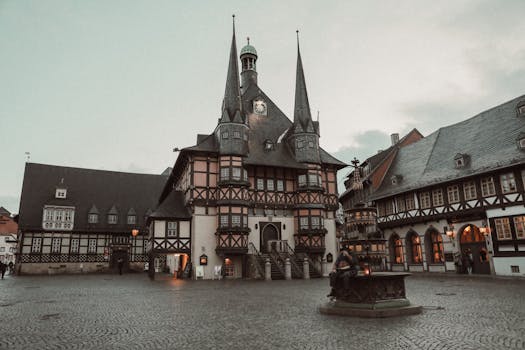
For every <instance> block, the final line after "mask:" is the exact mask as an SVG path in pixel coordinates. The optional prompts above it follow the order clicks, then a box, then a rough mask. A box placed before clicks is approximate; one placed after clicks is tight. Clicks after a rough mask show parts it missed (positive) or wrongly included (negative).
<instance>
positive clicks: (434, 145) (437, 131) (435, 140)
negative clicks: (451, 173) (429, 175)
mask: <svg viewBox="0 0 525 350" xmlns="http://www.w3.org/2000/svg"><path fill="white" fill-rule="evenodd" d="M442 129H443V128H442V127H441V128H439V129H437V130H436V131H435V132H436V133H437V135H436V138H435V139H434V143H433V144H432V150H431V151H430V154H429V155H428V157H427V161H426V162H425V167H424V168H423V174H424V173H426V171H427V167H428V163H429V162H430V159H431V158H432V154H433V153H434V149H435V147H436V143H437V140H438V139H439V136H440V135H441V130H442Z"/></svg>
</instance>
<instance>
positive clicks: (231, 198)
mask: <svg viewBox="0 0 525 350" xmlns="http://www.w3.org/2000/svg"><path fill="white" fill-rule="evenodd" d="M257 59H258V54H257V51H256V50H255V48H254V47H253V46H252V45H250V44H249V42H248V44H247V45H246V46H244V47H243V48H242V50H241V52H240V61H241V67H242V71H241V72H240V74H239V68H238V61H237V60H238V56H237V47H236V39H235V28H234V33H233V37H232V43H231V48H230V56H229V66H228V73H227V77H226V88H225V93H224V99H223V103H222V108H221V109H218V111H219V112H220V114H219V120H218V124H217V125H216V127H215V130H214V131H213V132H212V133H211V134H208V135H198V136H197V144H196V145H195V146H192V147H187V148H183V149H182V150H181V151H180V153H179V156H178V158H177V160H176V162H175V165H174V167H173V171H172V173H171V175H170V177H169V179H168V182H167V183H166V186H165V187H164V190H163V192H162V195H161V197H160V200H159V209H158V210H156V211H154V213H153V214H152V215H151V217H150V233H151V240H152V243H153V246H152V247H153V250H152V255H151V259H152V260H151V262H150V265H151V264H155V265H158V264H159V261H161V262H160V264H162V261H163V260H165V259H166V260H169V259H170V256H172V255H176V256H177V257H179V256H182V257H184V261H183V260H181V259H180V258H176V265H177V267H179V266H180V267H181V268H184V267H185V266H187V265H186V262H187V261H190V262H191V263H192V265H193V270H194V272H195V273H196V276H197V277H202V278H215V277H218V276H216V275H217V274H218V273H219V271H220V274H221V275H223V276H226V277H233V278H241V277H251V276H254V275H261V273H262V271H261V268H262V265H263V263H261V262H264V260H265V259H270V260H271V263H272V265H273V270H274V274H273V278H283V277H284V276H283V273H282V267H283V264H282V262H283V259H284V258H285V257H292V259H291V260H292V268H293V270H294V276H295V275H297V276H299V275H301V274H302V272H301V268H302V261H303V259H304V258H307V260H309V264H311V268H312V269H313V271H312V273H314V272H315V271H317V272H318V273H322V271H321V270H322V262H324V261H326V256H327V255H328V254H330V255H331V256H334V255H335V254H336V252H337V244H336V234H335V226H336V225H335V221H336V218H335V212H336V210H337V209H338V194H337V180H336V174H337V171H338V170H339V169H341V168H343V167H345V166H346V164H344V163H343V162H341V161H339V160H337V159H335V158H334V157H332V156H330V155H329V154H328V153H327V152H326V151H324V150H323V149H322V148H321V147H320V146H319V137H320V129H319V123H318V122H317V121H313V120H312V117H311V113H310V106H309V102H308V95H307V91H306V84H305V79H304V73H303V66H302V60H301V55H300V52H299V46H297V74H296V90H295V108H294V118H293V121H290V120H289V119H288V118H287V117H286V116H285V115H284V113H283V112H282V111H281V110H280V109H279V108H278V107H277V106H276V105H275V104H274V103H273V101H272V100H271V99H270V98H269V97H268V96H267V95H266V94H265V93H264V92H263V90H262V89H261V88H260V87H259V85H258V83H257V74H258V73H257V69H256V64H257ZM239 76H240V79H239ZM182 208H188V209H189V214H187V213H186V212H183V211H182ZM160 211H162V213H161V212H160ZM175 227H177V228H180V230H181V234H182V227H184V230H186V232H187V230H189V231H190V236H191V244H190V248H189V250H188V247H187V245H183V246H182V242H180V244H181V246H177V245H173V244H170V243H169V242H167V238H168V237H167V235H168V232H170V230H172V229H173V228H175ZM172 234H174V235H176V233H175V232H174V231H172ZM173 239H175V238H173ZM297 258H300V259H301V260H300V263H301V265H300V266H299V261H298V260H299V259H297Z"/></svg>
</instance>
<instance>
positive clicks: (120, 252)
mask: <svg viewBox="0 0 525 350" xmlns="http://www.w3.org/2000/svg"><path fill="white" fill-rule="evenodd" d="M119 259H122V272H128V270H129V257H128V250H127V249H121V248H113V251H112V252H111V260H110V268H111V269H112V270H113V271H114V272H116V273H118V261H119Z"/></svg>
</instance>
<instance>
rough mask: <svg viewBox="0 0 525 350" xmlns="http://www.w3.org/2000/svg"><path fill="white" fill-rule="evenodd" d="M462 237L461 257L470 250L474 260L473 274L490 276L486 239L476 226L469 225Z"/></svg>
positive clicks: (462, 232)
mask: <svg viewBox="0 0 525 350" xmlns="http://www.w3.org/2000/svg"><path fill="white" fill-rule="evenodd" d="M460 232H461V237H460V252H461V256H464V255H465V251H466V250H467V249H470V251H471V252H472V256H473V258H474V263H473V265H472V273H476V274H486V275H490V264H489V256H488V254H487V247H486V244H485V237H484V236H483V235H482V234H481V232H479V228H478V227H477V226H476V225H467V226H465V227H464V228H463V230H462V231H460Z"/></svg>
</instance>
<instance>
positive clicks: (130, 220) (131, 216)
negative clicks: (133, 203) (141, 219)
mask: <svg viewBox="0 0 525 350" xmlns="http://www.w3.org/2000/svg"><path fill="white" fill-rule="evenodd" d="M126 222H127V224H128V225H135V224H136V223H137V212H136V211H135V209H133V208H130V209H129V210H128V215H127V219H126Z"/></svg>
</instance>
